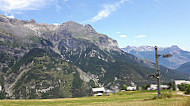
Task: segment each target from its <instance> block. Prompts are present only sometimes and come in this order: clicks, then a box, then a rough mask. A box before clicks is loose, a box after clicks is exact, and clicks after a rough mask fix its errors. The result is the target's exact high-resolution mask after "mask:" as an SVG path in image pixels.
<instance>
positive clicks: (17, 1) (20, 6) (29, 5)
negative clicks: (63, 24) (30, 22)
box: [0, 0, 52, 12]
mask: <svg viewBox="0 0 190 106" xmlns="http://www.w3.org/2000/svg"><path fill="white" fill-rule="evenodd" d="M50 1H52V0H0V4H1V5H0V8H1V10H2V11H4V12H11V11H14V10H17V11H18V10H38V9H40V8H42V7H43V6H45V5H46V4H47V3H48V2H50Z"/></svg>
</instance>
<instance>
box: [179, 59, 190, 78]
mask: <svg viewBox="0 0 190 106" xmlns="http://www.w3.org/2000/svg"><path fill="white" fill-rule="evenodd" d="M177 70H179V71H181V72H184V73H187V74H189V75H190V62H187V63H184V64H182V65H181V66H180V67H179V68H178V69H177Z"/></svg>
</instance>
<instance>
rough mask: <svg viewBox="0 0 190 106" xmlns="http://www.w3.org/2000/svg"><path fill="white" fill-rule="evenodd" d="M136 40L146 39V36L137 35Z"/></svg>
mask: <svg viewBox="0 0 190 106" xmlns="http://www.w3.org/2000/svg"><path fill="white" fill-rule="evenodd" d="M135 38H136V39H138V38H146V35H138V36H135Z"/></svg>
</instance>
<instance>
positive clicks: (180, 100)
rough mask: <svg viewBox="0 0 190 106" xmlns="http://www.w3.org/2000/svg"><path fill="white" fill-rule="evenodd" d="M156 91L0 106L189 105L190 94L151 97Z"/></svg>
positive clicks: (5, 102) (8, 102) (11, 102)
mask: <svg viewBox="0 0 190 106" xmlns="http://www.w3.org/2000/svg"><path fill="white" fill-rule="evenodd" d="M164 92H168V91H162V93H164ZM156 93H157V92H156V91H131V92H119V93H116V94H112V95H110V96H100V97H81V98H59V99H31V100H0V106H190V96H180V95H176V93H175V92H173V96H172V97H171V98H165V99H152V98H153V97H154V96H156V95H157V94H156Z"/></svg>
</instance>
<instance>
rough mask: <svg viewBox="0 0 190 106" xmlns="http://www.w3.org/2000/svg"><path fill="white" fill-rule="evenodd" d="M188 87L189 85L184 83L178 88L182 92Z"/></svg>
mask: <svg viewBox="0 0 190 106" xmlns="http://www.w3.org/2000/svg"><path fill="white" fill-rule="evenodd" d="M186 86H187V84H184V83H182V84H180V85H178V88H179V90H180V91H185V89H186Z"/></svg>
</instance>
